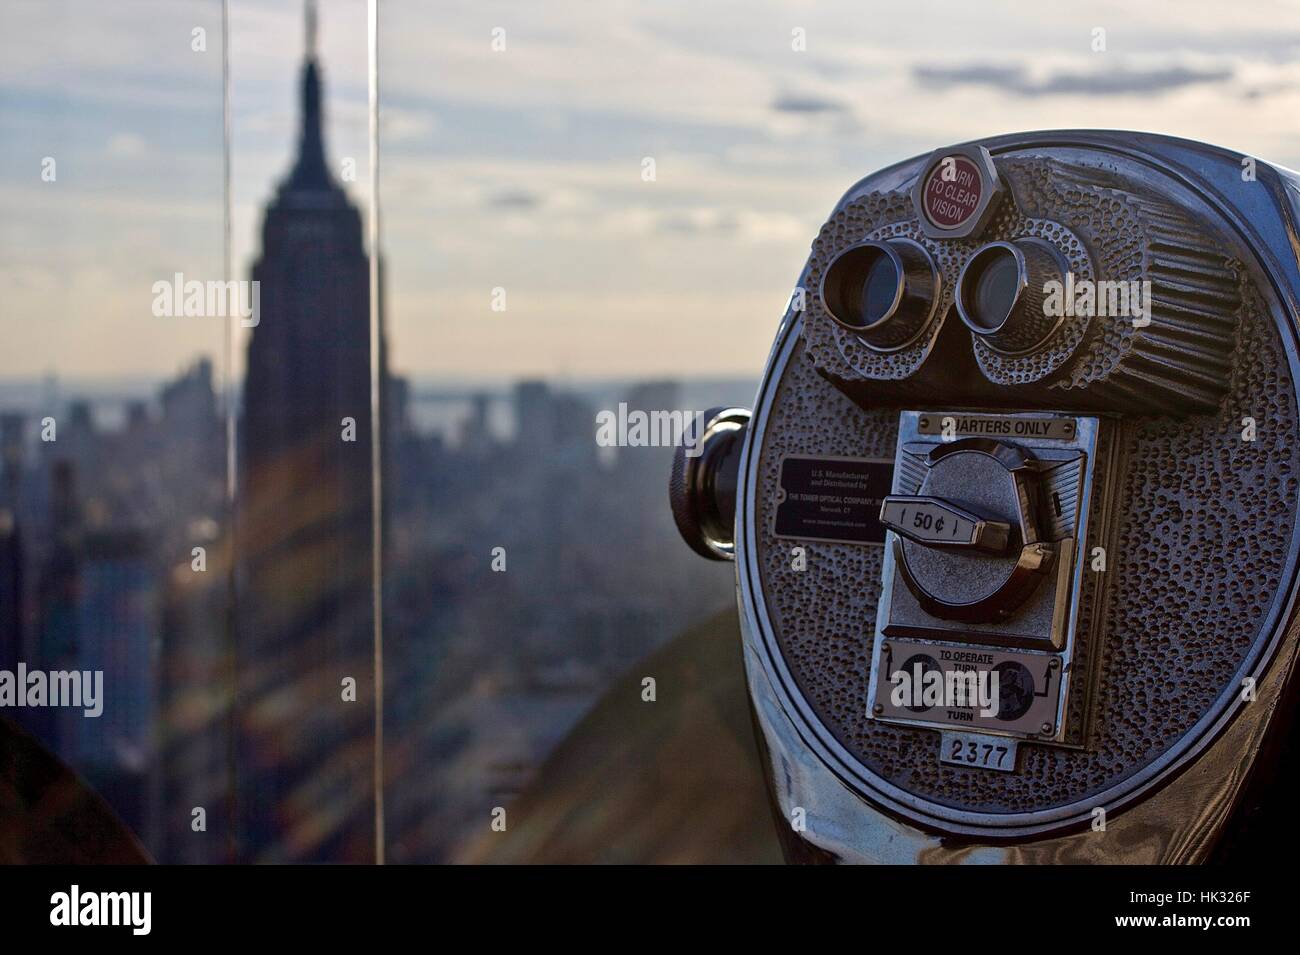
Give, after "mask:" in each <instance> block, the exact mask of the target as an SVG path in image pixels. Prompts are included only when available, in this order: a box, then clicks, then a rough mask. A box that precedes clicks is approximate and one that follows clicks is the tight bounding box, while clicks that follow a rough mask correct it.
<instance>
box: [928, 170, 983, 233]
mask: <svg viewBox="0 0 1300 955" xmlns="http://www.w3.org/2000/svg"><path fill="white" fill-rule="evenodd" d="M983 193H984V179H983V177H982V176H980V171H979V167H978V166H976V165H975V163H973V162H971V161H970V160H969V159H967V158H966V157H965V156H945V157H944V158H943V159H940V160H939V161H938V162H937V163H935V164H934V166H932V167H931V169H930V172H929V174H928V175H926V177H925V191H924V192H923V193H922V194H921V207H922V208H923V209H924V210H925V216H926V218H927V219H929V220H930V221H931V222H932V223H934V224H935V225H936V226H938V227H939V228H941V229H955V228H957V227H958V226H960V225H961V224H962V223H964V222H965V221H966V220H967V219H969V218H970V217H971V216H973V215H974V214H975V211H976V210H977V209H978V208H979V204H980V196H981V195H983Z"/></svg>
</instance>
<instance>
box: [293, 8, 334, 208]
mask: <svg viewBox="0 0 1300 955" xmlns="http://www.w3.org/2000/svg"><path fill="white" fill-rule="evenodd" d="M304 27H305V30H304V41H305V42H304V50H303V65H302V90H301V96H302V102H301V104H300V107H299V108H300V111H301V112H300V123H301V125H300V126H299V130H298V158H297V160H296V162H295V163H294V167H293V172H291V173H290V174H289V181H288V182H287V183H286V188H288V189H291V190H296V191H301V190H319V189H329V188H331V187H332V186H333V183H332V181H331V180H330V175H329V170H328V168H327V167H326V165H325V138H324V135H323V133H322V131H321V126H322V124H323V121H324V117H323V115H322V112H321V91H320V68H319V67H318V66H317V65H316V3H315V0H306V4H305V6H304Z"/></svg>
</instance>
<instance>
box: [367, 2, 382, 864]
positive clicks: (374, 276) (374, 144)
mask: <svg viewBox="0 0 1300 955" xmlns="http://www.w3.org/2000/svg"><path fill="white" fill-rule="evenodd" d="M367 6H368V8H369V9H368V11H367V21H368V29H367V33H368V34H369V57H368V59H369V73H370V76H369V114H370V115H369V119H370V202H369V205H370V210H369V211H370V214H369V217H368V218H369V222H368V223H367V232H368V239H369V243H370V485H371V502H372V504H371V515H370V524H371V557H372V563H371V590H372V596H373V607H372V612H373V615H374V627H375V659H374V671H375V672H374V694H375V757H374V767H375V779H374V784H375V863H376V864H377V865H383V864H384V597H383V550H382V548H383V536H384V535H383V520H382V518H383V506H384V504H383V460H382V457H383V455H382V453H381V444H382V439H383V422H382V420H381V415H382V402H381V392H382V390H383V384H384V383H383V363H382V356H381V355H380V351H379V350H380V348H381V346H382V343H383V335H382V329H381V328H380V314H379V0H367Z"/></svg>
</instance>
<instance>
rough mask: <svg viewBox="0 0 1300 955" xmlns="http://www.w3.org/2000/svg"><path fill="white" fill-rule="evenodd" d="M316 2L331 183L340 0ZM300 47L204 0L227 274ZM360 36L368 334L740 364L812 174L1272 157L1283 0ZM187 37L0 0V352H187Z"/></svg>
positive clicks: (177, 7) (193, 18)
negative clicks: (650, 172) (372, 145)
mask: <svg viewBox="0 0 1300 955" xmlns="http://www.w3.org/2000/svg"><path fill="white" fill-rule="evenodd" d="M320 6H321V13H320V33H319V37H320V40H319V42H320V56H321V62H322V65H323V68H324V78H325V92H326V109H327V115H328V130H327V137H326V145H327V150H328V152H329V156H330V161H331V164H332V165H333V166H334V167H335V168H336V170H337V169H341V168H342V162H343V160H344V159H346V158H351V159H354V160H355V161H356V167H357V181H356V182H350V183H347V184H346V186H347V188H348V190H349V192H350V193H351V194H352V196H353V198H354V200H355V201H357V202H358V203H359V204H361V205H362V208H363V209H364V208H365V203H366V202H367V199H368V196H367V194H366V184H367V182H368V170H367V166H366V163H367V155H368V143H367V106H366V78H367V37H366V13H365V3H364V2H363V0H321V3H320ZM196 28H202V29H204V30H206V38H207V43H206V51H196V50H195V49H193V31H194V30H195V29H196ZM1098 30H1102V31H1104V49H1103V50H1098V49H1096V47H1097V46H1098V37H1099V36H1100V34H1098V32H1097V31H1098ZM800 37H802V40H803V42H802V43H799V42H796V40H797V39H799V38H800ZM494 40H495V43H494ZM502 40H504V49H501V48H500V47H501V46H502ZM494 47H495V48H494ZM302 49H303V30H302V5H301V3H300V2H299V0H230V58H231V104H232V137H231V142H230V146H231V160H232V165H231V173H232V207H233V221H232V256H233V258H232V261H233V262H234V265H235V270H236V274H237V275H239V276H245V275H246V274H247V269H248V266H249V264H250V263H251V261H252V260H253V258H254V257H255V256H256V253H257V230H258V228H259V225H260V217H261V209H262V207H263V205H264V204H265V202H266V201H267V199H268V198H269V197H270V195H271V193H272V191H273V189H274V187H275V184H276V182H277V181H278V179H279V178H280V177H281V176H282V175H283V174H284V173H285V172H286V171H287V169H288V167H289V165H290V155H291V152H292V146H293V138H294V134H295V123H296V102H295V94H296V84H297V71H298V68H299V63H300V58H301V56H302ZM379 51H380V56H379V70H380V83H381V97H382V98H381V110H380V128H381V141H380V150H381V154H380V166H379V180H380V202H381V204H382V218H381V223H382V238H381V250H382V255H383V259H384V272H385V304H386V322H387V330H388V336H389V341H390V347H391V357H392V361H393V364H394V367H395V368H396V370H398V371H400V372H403V373H407V374H412V375H414V376H416V377H419V378H427V379H431V380H443V381H449V382H450V381H459V380H484V379H500V380H505V379H510V378H514V377H518V376H523V375H542V376H547V377H557V376H558V377H569V378H591V377H604V378H609V377H654V376H660V375H674V376H691V375H708V376H723V375H745V376H754V375H756V374H757V373H758V372H759V371H760V370H761V367H762V364H763V361H764V360H765V358H766V355H767V352H768V349H769V348H770V345H771V341H772V336H773V333H774V331H775V328H776V325H777V323H778V321H779V319H780V317H781V315H782V313H783V311H784V305H785V301H786V299H787V297H788V295H789V293H790V289H791V286H792V285H793V283H794V282H795V280H796V279H797V277H798V275H799V272H800V270H801V268H802V265H803V262H804V259H805V258H806V256H807V252H808V247H809V244H810V243H811V241H812V239H813V237H814V236H815V235H816V232H817V229H818V228H819V226H820V225H821V223H822V222H823V221H824V219H825V217H826V215H827V214H828V213H829V211H830V209H831V208H832V206H833V205H834V203H835V202H836V200H837V199H838V198H839V197H840V196H841V195H842V194H843V192H844V191H845V190H846V189H847V188H848V187H849V186H851V185H852V184H853V183H854V182H855V181H856V180H857V179H859V178H861V177H862V176H864V175H866V174H868V173H870V172H872V171H873V170H875V169H877V168H880V167H881V166H884V165H887V164H890V163H892V162H896V161H898V160H901V159H905V158H908V157H910V156H913V155H917V154H921V153H927V152H929V151H930V150H932V149H934V148H936V147H939V146H942V145H945V144H948V143H952V142H958V141H962V140H967V139H974V138H978V137H981V136H990V135H995V134H999V133H1004V132H1010V131H1016V130H1024V129H1036V128H1037V129H1051V128H1079V127H1099V128H1129V129H1145V130H1149V131H1152V132H1160V133H1169V134H1172V135H1178V136H1184V137H1188V138H1192V139H1201V140H1206V141H1209V142H1213V143H1217V144H1220V145H1224V146H1229V147H1232V148H1236V149H1239V150H1241V151H1243V152H1246V153H1248V154H1251V155H1254V156H1257V157H1259V158H1261V159H1264V160H1271V161H1275V162H1279V163H1281V164H1283V165H1287V166H1292V167H1300V66H1298V65H1297V63H1298V62H1300V57H1298V56H1297V54H1300V5H1297V4H1293V3H1270V2H1267V0H1265V2H1260V3H1254V4H1250V5H1249V6H1247V5H1245V4H1224V3H1203V2H1183V3H1163V2H1151V3H1144V4H1131V3H1115V4H1112V3H1079V2H1074V3H1052V2H1041V3H1035V4H1025V3H1010V2H999V0H992V2H989V0H985V2H981V3H978V4H975V3H969V2H967V3H952V2H944V3H934V2H922V0H913V2H909V3H905V4H899V3H887V4H886V3H865V2H860V0H859V2H839V0H836V2H818V3H805V2H789V0H787V2H769V0H751V2H745V3H740V2H728V0H723V2H713V3H708V4H702V3H698V2H681V0H673V2H649V0H643V2H639V3H631V2H616V0H615V2H566V0H548V2H546V3H529V4H521V3H503V2H495V0H473V2H458V0H438V2H420V0H381V3H380V35H379ZM220 57H221V5H220V3H219V2H216V0H119V2H115V3H112V4H103V3H97V2H93V0H38V2H28V0H3V2H2V3H0V280H2V281H3V287H4V289H5V293H4V310H3V315H2V318H0V320H3V322H4V327H5V332H4V339H3V341H4V344H5V347H4V348H0V377H9V378H12V377H33V376H39V375H42V374H45V373H46V372H48V371H54V372H57V373H58V374H59V375H60V376H66V377H77V376H85V377H112V376H128V375H136V376H154V377H156V376H166V375H170V374H173V373H175V372H176V371H177V370H179V369H180V368H181V367H183V366H184V365H185V364H187V363H188V362H189V361H191V360H192V359H193V357H194V356H195V355H196V354H199V353H203V352H207V353H212V354H219V350H220V344H221V338H222V332H223V330H222V327H221V325H220V320H219V319H193V318H191V319H171V318H157V317H155V316H153V314H152V313H151V311H150V303H151V300H152V294H151V291H150V287H151V285H152V283H153V282H154V281H156V280H158V279H161V278H166V277H169V276H170V275H172V274H173V273H174V272H176V271H181V272H183V273H184V274H185V275H186V276H187V277H196V278H200V279H202V278H208V277H212V278H218V277H220V270H221V268H222V253H223V238H222V230H221V221H222V217H221V211H222V207H221V204H222V199H221V196H222V192H221V170H222V166H221V147H222V122H221V61H220ZM51 156H52V157H55V158H56V159H57V163H58V165H57V170H58V177H57V180H56V181H55V182H53V183H50V182H44V181H42V179H41V175H40V173H41V168H42V167H41V163H42V160H43V159H44V158H45V157H51ZM647 158H651V159H653V160H654V166H655V178H654V180H653V181H645V179H644V178H643V169H644V162H645V160H646V159H647ZM496 289H504V290H505V302H506V309H505V311H494V310H493V308H492V303H493V300H494V290H496ZM497 301H498V302H499V301H500V297H499V294H498V296H497ZM234 371H235V372H236V373H237V372H238V367H236V368H235V369H234Z"/></svg>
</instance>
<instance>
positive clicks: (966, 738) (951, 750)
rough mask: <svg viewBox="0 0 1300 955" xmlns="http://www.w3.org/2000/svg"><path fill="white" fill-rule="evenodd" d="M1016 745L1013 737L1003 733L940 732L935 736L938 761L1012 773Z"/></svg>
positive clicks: (1017, 745)
mask: <svg viewBox="0 0 1300 955" xmlns="http://www.w3.org/2000/svg"><path fill="white" fill-rule="evenodd" d="M1018 747H1019V744H1018V743H1017V742H1016V741H1015V740H1014V739H1010V738H1008V737H1006V736H985V735H983V734H982V733H942V734H940V739H939V762H941V763H951V764H952V765H954V766H974V767H976V768H978V769H996V770H998V771H999V772H1003V773H1014V772H1015V771H1016V751H1017V749H1018Z"/></svg>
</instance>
